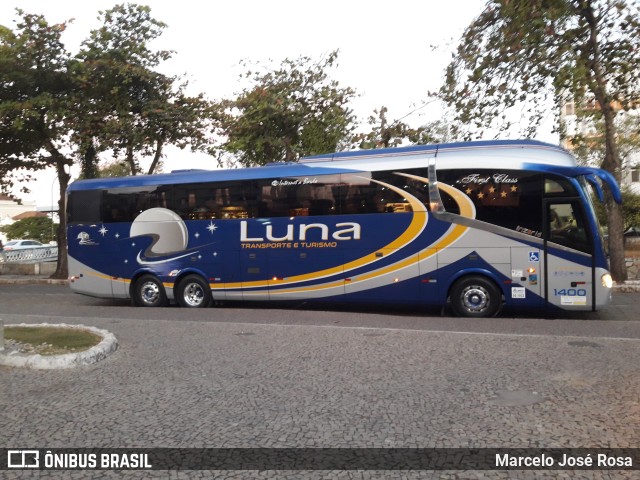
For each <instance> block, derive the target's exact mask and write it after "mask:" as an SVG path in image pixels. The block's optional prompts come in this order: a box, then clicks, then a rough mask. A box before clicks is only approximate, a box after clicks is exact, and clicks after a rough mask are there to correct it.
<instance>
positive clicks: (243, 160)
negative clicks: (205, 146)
mask: <svg viewBox="0 0 640 480" xmlns="http://www.w3.org/2000/svg"><path fill="white" fill-rule="evenodd" d="M337 58H338V52H337V51H334V52H332V53H330V54H329V55H328V56H327V57H326V58H324V59H323V60H320V61H315V60H312V59H311V58H309V57H304V56H303V57H299V58H297V59H295V60H290V59H285V60H284V61H283V62H282V64H281V65H280V67H279V68H277V69H275V70H269V69H264V70H265V71H263V68H262V66H261V65H259V64H258V65H257V67H258V69H259V70H260V71H258V72H253V71H251V70H249V71H247V73H246V74H245V77H246V78H249V79H250V81H251V82H252V86H250V87H249V88H246V89H244V90H243V91H242V92H241V93H240V94H239V95H238V97H237V98H236V99H235V100H225V101H223V102H221V103H220V108H221V109H222V110H223V112H224V113H223V115H222V116H221V118H220V123H219V130H220V132H219V133H220V134H221V135H223V136H224V137H225V138H226V140H225V141H224V142H223V143H222V145H221V146H220V148H219V149H217V152H218V153H220V152H221V151H226V152H231V153H233V154H235V155H236V156H237V160H238V162H239V163H240V164H242V165H245V166H250V165H264V164H265V163H269V162H274V161H281V160H285V161H295V160H297V159H298V158H299V157H301V156H305V155H313V154H320V153H326V152H332V151H335V150H337V149H338V146H339V145H340V144H341V142H345V141H347V140H348V137H349V134H350V133H351V132H352V131H353V128H354V127H353V124H354V121H355V117H354V115H353V113H352V111H351V109H350V108H349V107H348V103H349V101H350V100H351V99H352V98H353V97H354V96H355V92H354V91H353V90H352V89H351V88H348V87H347V88H343V87H340V86H339V84H338V82H337V81H335V80H331V79H330V78H329V76H328V74H327V70H328V69H329V68H331V67H333V66H334V65H335V64H336V62H337ZM245 65H246V64H245Z"/></svg>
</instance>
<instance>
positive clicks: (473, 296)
mask: <svg viewBox="0 0 640 480" xmlns="http://www.w3.org/2000/svg"><path fill="white" fill-rule="evenodd" d="M450 298H451V308H453V311H454V313H455V314H456V315H457V316H459V317H475V318H482V317H493V316H494V315H496V314H497V313H498V311H499V310H500V307H501V304H502V294H501V293H500V289H499V288H498V287H497V286H496V284H495V283H493V282H492V281H491V280H489V279H488V278H486V277H481V276H472V277H463V278H461V279H460V280H458V281H456V283H454V284H453V286H452V287H451V295H450Z"/></svg>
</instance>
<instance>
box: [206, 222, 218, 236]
mask: <svg viewBox="0 0 640 480" xmlns="http://www.w3.org/2000/svg"><path fill="white" fill-rule="evenodd" d="M217 229H218V226H217V225H216V224H215V223H213V222H209V226H208V227H207V230H209V232H210V233H211V234H213V232H215V231H216V230H217Z"/></svg>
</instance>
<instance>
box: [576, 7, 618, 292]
mask: <svg viewBox="0 0 640 480" xmlns="http://www.w3.org/2000/svg"><path fill="white" fill-rule="evenodd" d="M581 14H582V15H583V18H584V19H585V20H586V21H587V23H588V25H589V45H590V49H589V51H590V53H591V54H590V55H589V56H588V61H587V65H588V68H589V71H590V72H591V73H592V75H589V83H590V84H591V85H590V89H591V91H592V92H593V94H594V96H595V99H596V101H597V102H598V104H599V105H600V109H601V111H602V116H603V118H604V125H605V130H604V132H605V133H604V134H605V154H604V161H603V162H602V168H603V169H605V170H607V171H609V172H611V174H613V176H614V177H615V179H616V181H617V182H618V183H620V178H621V167H622V162H621V161H620V156H619V155H618V149H617V146H616V125H615V116H616V112H615V110H614V107H613V101H612V98H611V97H610V95H609V94H608V92H607V79H606V75H605V73H604V69H603V66H602V63H601V60H600V56H601V52H600V44H599V43H598V18H597V16H596V14H595V12H594V6H593V5H592V3H591V2H586V3H585V4H584V5H583V6H582V8H581ZM606 208H607V213H608V215H609V222H608V226H609V255H610V268H611V276H612V277H613V279H614V280H615V281H616V282H624V281H625V280H626V279H627V266H626V263H625V260H624V219H623V215H622V205H618V204H617V203H616V202H615V201H614V200H613V198H612V197H611V195H610V194H609V193H608V194H607V201H606Z"/></svg>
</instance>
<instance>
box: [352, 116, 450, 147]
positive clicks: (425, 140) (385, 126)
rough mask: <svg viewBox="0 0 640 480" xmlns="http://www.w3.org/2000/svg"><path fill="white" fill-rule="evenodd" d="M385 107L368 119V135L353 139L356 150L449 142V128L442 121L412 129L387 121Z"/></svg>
mask: <svg viewBox="0 0 640 480" xmlns="http://www.w3.org/2000/svg"><path fill="white" fill-rule="evenodd" d="M387 111H388V110H387V107H385V106H382V107H381V108H380V110H374V111H373V115H371V116H370V117H369V121H368V123H369V125H371V130H370V131H369V132H368V133H359V134H357V135H355V136H354V137H353V142H354V143H355V144H356V145H357V147H358V148H362V149H371V148H389V147H397V146H399V145H402V144H403V143H404V142H409V143H410V144H412V145H426V144H431V143H442V142H448V141H450V140H451V138H452V137H451V126H450V125H449V124H448V123H447V122H446V121H443V120H435V121H433V122H428V123H426V124H424V125H422V126H420V127H418V128H412V127H410V126H409V125H407V124H406V123H404V122H402V121H400V120H395V121H393V122H391V123H389V122H388V120H387Z"/></svg>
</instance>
